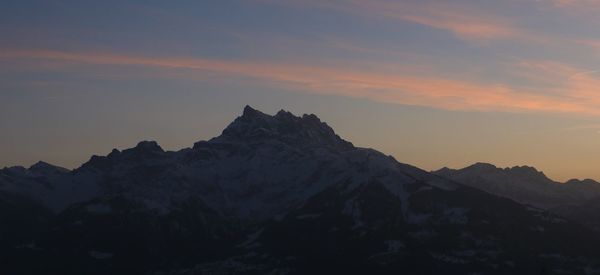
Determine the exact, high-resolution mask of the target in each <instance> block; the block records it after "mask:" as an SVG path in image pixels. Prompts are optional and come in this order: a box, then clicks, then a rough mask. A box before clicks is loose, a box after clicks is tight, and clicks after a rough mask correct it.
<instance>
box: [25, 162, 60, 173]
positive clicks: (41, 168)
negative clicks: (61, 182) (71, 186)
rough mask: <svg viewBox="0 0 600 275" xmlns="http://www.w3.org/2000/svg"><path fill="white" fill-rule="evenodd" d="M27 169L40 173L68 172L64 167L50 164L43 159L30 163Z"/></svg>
mask: <svg viewBox="0 0 600 275" xmlns="http://www.w3.org/2000/svg"><path fill="white" fill-rule="evenodd" d="M29 170H30V171H33V172H36V173H42V174H47V173H66V172H69V170H68V169H66V168H62V167H58V166H55V165H52V164H50V163H47V162H44V161H38V162H36V163H35V164H34V165H31V166H30V167H29Z"/></svg>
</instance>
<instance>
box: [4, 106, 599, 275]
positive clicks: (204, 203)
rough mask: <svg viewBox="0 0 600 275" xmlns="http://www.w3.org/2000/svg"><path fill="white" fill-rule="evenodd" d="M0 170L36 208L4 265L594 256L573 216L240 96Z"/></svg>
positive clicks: (504, 263)
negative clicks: (231, 111) (132, 135)
mask: <svg viewBox="0 0 600 275" xmlns="http://www.w3.org/2000/svg"><path fill="white" fill-rule="evenodd" d="M525 172H526V171H525ZM525 172H524V173H525ZM525 174H527V173H525ZM0 176H1V177H0V180H1V181H0V185H1V186H2V188H3V189H2V190H4V191H5V192H6V194H13V195H15V196H17V197H16V198H15V197H11V196H6V198H7V199H5V200H3V197H2V196H0V204H2V203H4V204H5V205H12V206H11V207H14V209H22V210H18V211H21V212H22V213H25V212H26V211H25V210H26V209H28V210H27V213H37V214H36V215H38V216H39V217H40V218H36V219H33V221H31V220H26V221H21V222H19V224H23V226H25V227H28V228H31V227H32V226H30V224H31V223H32V222H34V223H35V222H36V221H37V223H38V224H37V226H35V228H39V230H35V231H33V232H30V231H26V232H28V233H27V234H20V235H19V234H16V236H18V237H11V238H10V239H3V238H2V236H0V244H4V245H0V258H3V259H7V261H6V262H8V263H11V264H10V265H8V266H7V267H6V270H7V271H8V272H9V273H14V272H15V271H19V273H32V274H35V273H41V272H45V273H57V274H58V273H60V274H65V272H74V273H77V274H81V273H85V274H117V273H121V274H152V273H156V274H206V273H211V274H212V273H214V274H232V273H242V274H264V273H269V272H270V273H272V274H283V273H286V272H288V273H296V274H307V273H315V272H329V273H356V272H360V273H367V272H371V273H373V272H375V273H394V274H396V273H398V272H400V271H405V272H408V273H410V274H417V273H418V274H440V273H441V272H443V273H445V274H468V273H473V272H479V273H496V274H507V273H511V274H517V273H522V274H531V273H532V272H536V273H537V272H538V271H539V269H540V268H557V269H558V268H560V269H564V270H566V271H569V272H575V273H582V272H587V271H590V270H591V271H593V270H594V268H597V267H599V265H598V264H599V263H598V262H596V261H595V259H597V258H599V257H600V251H597V250H596V249H595V247H597V244H600V241H599V240H598V238H597V237H596V236H595V235H592V234H591V233H590V232H588V231H587V230H586V229H584V228H582V227H580V226H578V225H577V224H574V223H571V222H568V221H565V220H562V219H560V218H558V217H556V216H554V215H552V214H549V213H547V212H545V211H543V210H540V209H537V208H532V207H528V206H524V205H521V204H518V203H515V202H513V201H511V200H508V199H504V198H500V197H497V196H494V195H490V194H488V193H485V192H481V191H479V190H477V189H474V188H471V187H468V186H465V185H463V184H460V183H457V182H454V181H451V180H448V179H445V178H443V177H440V176H438V175H435V174H431V173H428V172H425V171H423V170H421V169H418V168H416V167H413V166H410V165H406V164H402V163H399V162H397V161H396V160H395V159H394V158H392V157H391V156H386V155H384V154H382V153H380V152H377V151H375V150H372V149H366V148H357V147H355V146H353V145H352V144H351V143H350V142H347V141H345V140H343V139H341V138H340V137H339V136H337V135H336V134H335V132H334V131H333V130H332V128H331V127H329V126H328V125H327V124H325V123H323V122H321V121H320V120H319V119H318V118H317V117H316V116H314V115H304V116H301V117H297V116H294V115H292V114H291V113H289V112H286V111H280V112H278V113H277V114H276V115H273V116H271V115H267V114H264V113H261V112H260V111H257V110H254V109H252V108H251V107H248V106H247V107H246V108H245V109H244V111H243V114H242V115H241V116H240V117H238V118H237V119H236V120H235V121H233V122H232V123H231V124H230V125H229V126H228V127H227V128H226V129H225V130H224V131H223V133H222V134H221V135H220V136H218V137H215V138H213V139H211V140H208V141H200V142H197V143H195V144H194V145H193V147H192V148H186V149H182V150H180V151H176V152H171V151H164V150H163V149H162V148H161V147H160V146H159V145H158V144H157V143H156V142H152V141H144V142H140V143H139V144H138V145H137V146H136V147H134V148H131V149H127V150H123V151H118V150H113V151H112V152H111V153H110V154H108V155H107V156H93V157H92V158H91V159H90V160H89V161H88V162H86V163H85V164H83V165H82V166H81V167H80V168H78V169H75V170H73V171H65V170H64V169H59V168H52V167H50V168H49V167H48V166H47V165H42V166H39V165H38V166H36V167H31V168H29V169H25V168H7V169H4V170H2V172H1V173H0ZM533 176H535V175H533ZM56 190H59V191H56ZM0 195H2V193H0ZM23 197H24V198H26V199H23ZM29 200H32V201H34V202H37V203H39V204H43V205H46V206H47V207H48V208H51V209H53V210H54V211H55V213H57V214H56V215H54V216H48V214H47V213H44V212H43V211H40V210H39V208H37V206H35V205H32V204H30V203H29ZM58 202H63V203H62V204H61V203H58ZM15 211H17V210H15ZM0 214H2V212H0ZM9 214H10V212H9V213H7V215H6V216H7V217H11V219H14V218H15V216H16V217H20V215H9ZM1 217H3V216H2V215H0V218H1ZM7 219H8V218H7ZM13 231H14V230H13ZM9 235H10V234H9ZM13 235H15V234H13ZM7 236H8V235H7ZM11 236H12V235H11ZM547 240H552V241H551V242H547ZM557 257H558V258H560V261H557V260H556V258H557ZM31 261H35V262H36V263H37V264H36V265H26V264H23V265H20V263H27V262H31ZM65 266H69V269H65ZM585 268H587V269H585ZM584 269H585V270H584ZM23 270H26V271H23ZM0 271H1V270H0Z"/></svg>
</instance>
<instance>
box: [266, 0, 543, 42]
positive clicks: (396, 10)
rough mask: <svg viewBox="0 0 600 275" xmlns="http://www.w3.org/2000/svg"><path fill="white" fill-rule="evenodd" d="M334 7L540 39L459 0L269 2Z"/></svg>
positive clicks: (488, 36) (478, 34) (478, 38)
mask: <svg viewBox="0 0 600 275" xmlns="http://www.w3.org/2000/svg"><path fill="white" fill-rule="evenodd" d="M263 1H267V2H271V3H286V4H296V5H303V6H312V7H318V8H323V9H330V10H335V11H340V12H345V13H348V14H354V15H358V16H364V17H370V18H380V19H387V20H398V21H404V22H411V23H415V24H420V25H424V26H428V27H431V28H434V29H438V30H443V31H448V32H450V33H452V34H454V35H455V36H457V37H458V38H460V39H463V40H468V41H473V42H478V43H479V42H486V41H492V40H503V39H522V40H532V39H538V38H537V36H536V35H534V34H532V33H529V32H526V31H525V30H523V29H522V28H519V27H518V26H517V25H515V22H514V20H511V19H510V18H507V17H503V16H500V15H498V14H497V13H494V12H488V11H486V10H484V9H481V8H477V7H476V5H466V4H464V3H459V2H456V1H390V0H374V1H360V0H342V1H312V0H307V1H285V2H279V1H277V2H276V1H269V0H263Z"/></svg>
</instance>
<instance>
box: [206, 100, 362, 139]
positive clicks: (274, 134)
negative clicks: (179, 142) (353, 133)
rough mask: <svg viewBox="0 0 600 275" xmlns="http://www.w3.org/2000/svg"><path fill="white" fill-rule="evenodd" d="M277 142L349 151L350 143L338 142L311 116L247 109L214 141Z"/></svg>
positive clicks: (325, 127) (330, 129) (331, 131)
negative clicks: (267, 140) (268, 112)
mask: <svg viewBox="0 0 600 275" xmlns="http://www.w3.org/2000/svg"><path fill="white" fill-rule="evenodd" d="M266 139H276V140H279V141H283V142H288V143H295V144H297V145H307V144H311V145H318V144H321V145H326V146H336V147H340V148H341V147H346V148H348V146H350V147H352V144H351V143H350V142H347V141H345V140H343V139H341V138H340V137H339V136H338V135H336V134H335V132H334V131H333V129H332V128H331V127H329V126H328V125H327V124H326V123H324V122H321V120H320V119H319V118H318V117H317V116H316V115H314V114H310V115H308V114H305V115H303V116H302V117H298V116H295V115H294V114H292V113H291V112H288V111H285V110H280V111H279V112H277V114H276V115H274V116H271V115H268V114H265V113H263V112H261V111H258V110H256V109H254V108H252V107H250V106H246V107H244V111H243V113H242V115H241V116H240V117H238V118H236V119H235V120H234V121H233V122H232V123H231V124H229V126H227V128H225V130H223V133H222V135H221V136H219V137H217V138H214V139H213V141H224V140H230V141H231V140H237V141H243V142H247V141H257V140H266Z"/></svg>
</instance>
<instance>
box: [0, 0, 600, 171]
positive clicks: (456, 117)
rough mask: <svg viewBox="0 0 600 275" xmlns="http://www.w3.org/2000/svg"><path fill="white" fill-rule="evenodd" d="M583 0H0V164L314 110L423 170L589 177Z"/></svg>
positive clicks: (591, 61) (593, 8) (593, 51)
mask: <svg viewBox="0 0 600 275" xmlns="http://www.w3.org/2000/svg"><path fill="white" fill-rule="evenodd" d="M598 14H600V1H596V0H502V1H498V0H478V1H475V0H470V1H463V0H448V1H431V0H418V1H403V0H396V1H390V0H370V1H367V0H360V1H359V0H332V1H319V0H245V1H232V0H218V1H217V0H215V1H202V0H200V1H153V0H149V1H123V0H119V1H114V0H106V1H86V0H81V1H62V0H56V1H29V0H18V1H16V0H15V1H12V0H1V1H0V167H3V166H12V165H23V166H29V165H31V164H33V163H35V162H37V161H38V160H44V161H47V162H50V163H53V164H56V165H60V166H64V167H67V168H75V167H78V166H79V165H81V164H82V163H84V162H85V161H87V160H88V159H89V157H90V156H91V155H94V154H95V155H106V154H108V153H109V152H110V151H111V149H112V148H118V149H125V148H129V147H132V146H135V144H136V143H137V142H138V141H141V140H156V141H157V142H158V143H159V144H161V146H162V147H163V148H165V149H168V150H178V149H181V148H185V147H190V146H192V144H193V143H194V142H195V141H198V140H206V139H210V138H211V137H214V136H217V135H219V134H220V133H221V131H222V129H224V128H225V127H226V126H227V124H228V123H229V122H231V121H232V120H233V119H234V118H235V117H237V116H239V115H240V113H241V112H242V109H243V107H244V106H245V105H247V104H248V105H251V106H253V107H254V108H257V109H259V110H262V111H263V112H266V113H270V114H274V113H275V112H277V111H278V110H280V109H285V110H289V111H291V112H293V113H295V114H298V115H300V114H304V113H314V114H316V115H317V116H319V117H320V118H321V119H322V120H323V121H325V122H327V123H328V124H329V125H330V126H332V127H333V128H334V129H335V130H336V132H337V133H338V134H339V135H340V136H342V137H343V138H345V139H347V140H349V141H351V142H353V143H354V144H355V145H357V146H361V147H371V148H374V149H377V150H380V151H382V152H384V153H386V154H390V155H393V156H394V157H395V158H396V159H397V160H399V161H401V162H404V163H408V164H412V165H416V166H418V167H420V168H423V169H425V170H435V169H439V168H441V167H445V166H447V167H451V168H462V167H465V166H468V165H470V164H472V163H475V162H489V163H493V164H495V165H497V166H501V167H508V166H515V165H529V166H534V167H536V168H538V169H539V170H541V171H543V172H544V173H546V175H548V176H550V177H551V178H553V179H556V180H561V181H564V180H567V179H570V178H580V179H583V178H593V179H596V180H600V65H599V64H600V62H599V61H600V32H598V29H600V16H599V15H598Z"/></svg>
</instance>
